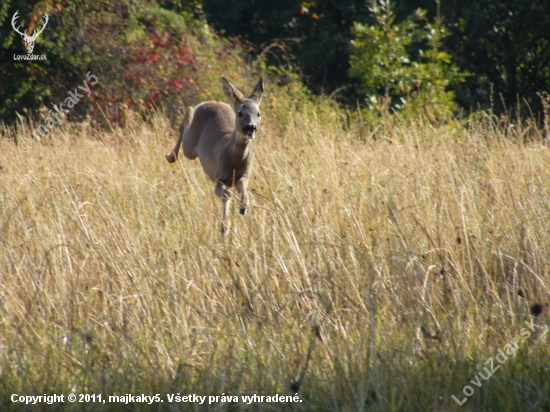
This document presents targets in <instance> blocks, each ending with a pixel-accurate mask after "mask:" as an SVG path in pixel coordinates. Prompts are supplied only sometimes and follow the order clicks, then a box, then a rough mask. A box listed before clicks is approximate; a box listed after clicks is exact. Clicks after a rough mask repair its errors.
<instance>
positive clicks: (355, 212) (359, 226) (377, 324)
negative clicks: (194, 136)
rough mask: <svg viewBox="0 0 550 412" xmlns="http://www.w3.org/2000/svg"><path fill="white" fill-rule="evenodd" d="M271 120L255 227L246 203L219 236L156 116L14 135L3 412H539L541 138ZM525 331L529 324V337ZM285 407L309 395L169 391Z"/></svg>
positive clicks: (489, 125)
mask: <svg viewBox="0 0 550 412" xmlns="http://www.w3.org/2000/svg"><path fill="white" fill-rule="evenodd" d="M264 105H265V108H264V111H263V113H264V122H263V125H262V129H261V130H260V132H259V134H258V138H257V139H256V140H255V141H254V147H255V150H256V152H257V163H256V166H255V173H254V177H253V178H252V180H251V183H250V189H251V190H252V193H251V209H250V213H249V215H247V216H245V217H242V216H240V215H239V214H238V210H237V207H238V206H237V205H236V203H235V202H233V210H232V231H231V233H230V234H229V235H228V236H226V237H222V236H221V235H220V234H219V225H220V217H221V202H220V201H219V200H218V199H217V198H216V196H215V195H214V185H213V183H212V182H210V181H208V179H207V178H206V176H205V175H204V173H203V171H202V169H201V167H200V164H199V163H198V161H194V162H191V161H189V160H187V159H185V158H184V157H183V156H181V157H180V160H179V161H178V162H177V163H175V164H172V165H170V164H168V163H167V162H166V161H165V159H164V154H165V153H168V152H169V151H170V150H171V149H172V147H173V144H174V142H175V138H176V135H175V129H174V128H172V127H171V126H170V124H169V122H168V120H166V118H165V117H163V116H162V115H156V116H154V117H153V118H152V120H151V121H150V122H148V123H146V122H142V121H141V120H140V119H138V118H137V117H135V118H134V117H132V116H130V118H129V120H128V122H127V125H126V126H125V127H124V128H123V129H119V128H116V127H114V126H113V129H112V130H107V131H97V130H94V129H93V128H91V127H90V126H89V125H88V124H67V123H64V124H63V125H60V126H58V127H57V129H55V130H54V131H53V133H52V134H51V135H50V138H47V139H43V140H42V141H41V142H37V141H34V140H32V141H31V140H25V139H29V137H30V133H29V131H28V130H27V129H25V128H23V127H20V128H19V129H18V130H17V131H15V130H11V129H7V128H5V129H3V130H1V133H2V138H0V398H1V401H0V409H2V410H48V406H47V405H40V407H38V408H37V406H36V405H35V406H34V407H33V406H27V407H24V405H21V404H16V403H12V402H11V400H10V397H11V395H12V394H20V395H41V394H54V393H56V394H60V393H64V394H69V393H76V394H80V393H88V394H103V397H104V399H105V397H108V396H109V395H113V394H119V395H120V394H127V393H131V394H134V395H137V394H145V395H154V394H157V393H159V394H161V397H162V399H163V400H164V402H163V403H158V404H156V403H155V404H152V405H147V404H138V403H136V404H131V405H123V404H109V403H108V402H107V403H106V404H105V405H99V404H97V403H96V404H94V403H87V404H83V403H81V404H79V403H74V404H70V403H65V405H64V406H63V407H62V406H61V405H51V406H49V408H50V409H52V410H59V409H63V410H69V411H76V410H122V409H124V410H162V411H178V410H216V411H226V410H227V411H229V410H231V411H235V410H265V411H271V410H273V411H275V410H288V411H300V410H304V411H305V410H316V411H365V410H367V411H453V410H461V411H478V410H488V411H523V410H525V411H538V410H549V409H550V395H549V393H550V370H549V366H548V365H549V362H550V354H549V351H548V335H547V334H546V329H547V328H546V324H547V319H548V311H547V309H548V308H547V302H548V301H549V292H548V288H549V287H550V284H549V283H550V282H549V279H550V223H549V215H550V149H549V147H548V146H547V145H545V144H543V143H542V139H541V135H540V133H539V132H538V131H537V129H536V128H534V127H532V126H529V124H528V123H525V124H520V123H513V122H509V121H507V120H499V119H495V118H493V117H491V116H489V115H485V114H480V115H478V116H477V117H473V118H472V119H471V120H469V121H455V122H451V123H448V124H446V125H440V126H438V125H435V124H434V122H429V121H428V120H425V119H421V118H419V119H416V120H408V121H405V120H403V119H399V118H397V117H395V118H391V119H390V118H388V119H381V120H380V123H379V124H378V125H377V126H376V127H375V126H372V127H368V126H364V125H363V124H362V123H361V122H360V121H359V120H357V119H356V118H355V117H353V116H352V117H351V118H350V119H351V120H349V119H345V118H344V117H343V116H342V115H341V114H340V113H339V112H338V110H336V109H335V108H333V109H330V108H324V109H323V110H321V109H319V110H317V111H316V110H313V109H311V108H308V107H304V108H303V110H299V111H297V112H295V113H291V112H289V111H288V110H284V109H282V108H280V107H278V106H277V105H276V102H271V103H270V101H269V99H268V100H266V101H265V102H264ZM15 141H17V143H18V144H19V145H17V144H15ZM26 145H30V146H29V147H30V150H28V151H27V150H26V149H27V148H29V147H27V146H26ZM539 305H540V306H539ZM541 311H542V313H540V314H539V312H541ZM533 313H534V314H536V315H538V316H537V317H535V316H534V315H533ZM525 322H528V323H530V322H534V323H535V324H537V325H540V327H539V328H536V327H535V328H534V329H535V331H534V332H532V333H530V336H529V337H525V336H524V337H523V338H521V337H520V331H521V330H522V329H523V331H524V332H525V328H526V325H525ZM527 330H529V329H527ZM514 338H517V342H519V343H518V344H517V348H516V350H515V351H514V353H513V355H510V356H509V357H508V358H509V359H507V360H506V361H505V362H504V363H503V364H502V365H500V368H499V370H498V371H495V372H494V375H493V376H492V377H490V378H488V379H487V380H484V379H481V381H480V387H478V386H477V385H475V384H473V383H471V382H470V381H471V380H474V381H475V377H476V375H477V374H478V372H482V373H483V374H484V375H487V374H486V373H485V372H484V369H483V368H484V367H488V365H489V364H488V363H486V361H487V360H488V359H489V357H493V358H494V357H495V356H496V355H497V353H498V350H499V349H503V348H505V347H506V345H507V344H508V343H510V342H511V341H512V340H513V339H514ZM495 365H497V363H496V361H495ZM488 369H490V367H488ZM477 376H479V375H477ZM466 385H470V387H471V388H472V389H473V391H474V393H473V394H471V396H469V397H468V398H467V401H466V402H465V403H464V404H463V405H462V406H458V404H457V403H456V402H455V401H454V400H453V398H452V397H451V396H452V395H455V397H456V398H457V399H458V400H462V399H464V398H466V396H465V395H464V393H463V388H464V387H465V386H466ZM296 391H298V393H299V395H300V400H301V402H298V403H265V402H264V403H256V404H253V405H246V404H245V403H242V402H240V403H221V402H215V403H212V404H210V405H205V404H203V405H197V404H190V403H181V402H180V403H170V402H168V400H167V398H166V395H167V394H178V393H179V394H181V395H187V394H197V395H222V394H225V395H232V396H233V395H253V394H258V395H275V394H280V395H289V394H292V395H294V393H295V392H296ZM207 402H208V401H207Z"/></svg>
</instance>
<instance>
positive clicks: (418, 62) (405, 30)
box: [350, 0, 465, 116]
mask: <svg viewBox="0 0 550 412" xmlns="http://www.w3.org/2000/svg"><path fill="white" fill-rule="evenodd" d="M370 10H371V12H372V13H373V15H374V16H375V18H376V24H375V25H365V24H361V23H355V25H354V29H353V33H354V40H353V41H352V42H351V44H352V54H351V69H350V74H351V75H352V76H354V77H358V78H360V80H361V89H362V91H363V92H364V93H365V94H366V95H367V96H368V100H367V102H368V103H369V105H370V106H371V108H374V107H376V105H377V103H378V98H377V96H379V95H382V96H386V97H388V98H390V97H391V98H392V101H391V105H392V108H393V109H396V110H405V111H408V112H412V113H415V112H418V110H419V109H425V108H430V111H431V113H432V114H437V115H438V116H441V115H444V114H448V113H450V112H452V111H453V110H455V109H456V104H455V93H454V92H453V91H452V90H449V89H448V88H449V85H450V84H453V83H454V84H456V83H457V82H460V81H463V80H464V78H465V75H464V74H462V73H461V72H460V71H459V69H458V67H457V66H456V65H455V64H454V63H453V62H452V60H451V56H450V54H449V53H448V52H447V51H445V50H444V49H443V43H442V42H443V40H444V38H445V37H446V35H447V31H446V28H445V26H444V25H443V22H442V21H441V19H439V18H436V19H435V21H434V22H433V23H430V22H428V21H427V19H426V11H425V10H422V9H417V10H416V11H415V13H414V14H413V15H412V16H409V17H407V18H406V19H405V20H402V21H401V22H399V23H396V22H395V15H394V13H393V12H392V9H391V3H390V2H389V1H387V0H381V1H379V2H376V1H372V2H371V8H370Z"/></svg>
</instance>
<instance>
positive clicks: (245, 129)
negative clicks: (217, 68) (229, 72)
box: [222, 77, 264, 140]
mask: <svg viewBox="0 0 550 412" xmlns="http://www.w3.org/2000/svg"><path fill="white" fill-rule="evenodd" d="M222 85H223V91H224V93H225V96H226V97H227V98H228V99H229V101H230V102H232V103H233V109H234V110H235V114H236V119H235V130H237V133H238V134H239V135H240V136H242V137H244V138H246V139H250V140H251V139H254V137H256V132H257V131H258V128H259V127H260V123H261V121H262V118H261V115H260V102H261V101H262V94H263V92H264V83H263V80H262V78H261V77H260V80H259V81H258V83H257V84H256V87H254V90H253V91H252V94H251V95H250V96H249V97H248V99H245V98H244V96H243V95H242V93H241V92H240V91H239V90H237V88H236V87H235V86H233V85H232V84H231V83H229V82H228V81H227V80H226V79H225V78H224V77H222Z"/></svg>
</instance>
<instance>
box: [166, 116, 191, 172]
mask: <svg viewBox="0 0 550 412" xmlns="http://www.w3.org/2000/svg"><path fill="white" fill-rule="evenodd" d="M193 114H194V109H193V108H192V107H188V108H187V110H186V111H185V115H184V116H183V120H182V122H181V124H180V127H179V133H178V141H177V143H176V146H174V149H173V150H172V153H170V154H167V155H166V156H165V157H166V160H167V161H168V163H174V162H175V161H176V160H178V155H179V151H180V146H181V143H182V141H183V154H185V156H186V157H189V156H188V155H187V154H186V150H185V149H186V146H188V145H186V140H188V139H185V137H184V135H185V134H186V132H187V133H188V132H189V127H190V126H191V122H192V120H193ZM197 140H198V139H197ZM195 145H196V142H195ZM195 145H193V149H194V146H195ZM195 157H196V156H195ZM193 159H194V158H193Z"/></svg>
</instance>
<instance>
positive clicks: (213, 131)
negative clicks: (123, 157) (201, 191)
mask: <svg viewBox="0 0 550 412" xmlns="http://www.w3.org/2000/svg"><path fill="white" fill-rule="evenodd" d="M222 86H223V92H224V94H225V96H226V97H227V98H228V99H229V101H230V102H231V103H232V105H233V108H231V107H230V106H229V105H227V104H225V103H220V102H205V103H201V104H199V105H198V106H197V107H195V108H194V109H193V108H192V107H188V108H187V110H186V111H185V116H184V118H183V121H182V123H181V125H180V127H179V137H178V142H177V143H176V146H175V147H174V150H173V151H172V153H170V154H167V155H166V160H168V162H169V163H174V162H175V161H176V160H177V159H178V154H179V150H180V146H181V145H182V144H183V154H184V155H185V157H187V158H188V159H191V160H192V159H196V158H197V157H198V158H199V160H200V162H201V165H202V168H203V170H204V172H205V173H206V174H207V175H208V177H209V178H210V179H212V180H213V181H214V182H215V183H216V190H215V191H216V195H217V196H218V197H219V198H220V199H221V200H222V202H223V215H222V224H221V233H222V234H226V233H228V232H229V209H230V206H231V196H230V193H229V191H228V189H229V188H230V187H232V186H233V184H235V186H236V187H237V190H238V191H239V192H240V194H241V205H240V209H239V213H240V214H241V215H246V212H247V211H248V207H249V199H248V192H247V186H248V181H249V180H250V176H251V173H252V163H253V161H254V150H253V149H252V144H251V140H252V139H254V138H255V137H256V132H257V131H258V128H259V127H260V122H261V116H260V102H261V100H262V93H263V91H264V83H263V80H262V78H261V77H260V80H259V81H258V83H257V84H256V86H255V87H254V90H253V91H252V94H251V95H250V96H249V97H248V99H245V98H244V96H243V95H242V93H241V92H240V91H238V90H237V88H235V86H233V85H232V84H231V83H229V82H228V81H227V80H226V79H225V78H224V77H222Z"/></svg>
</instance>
